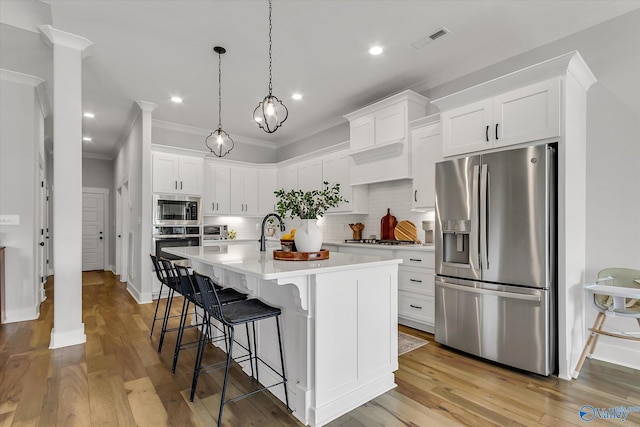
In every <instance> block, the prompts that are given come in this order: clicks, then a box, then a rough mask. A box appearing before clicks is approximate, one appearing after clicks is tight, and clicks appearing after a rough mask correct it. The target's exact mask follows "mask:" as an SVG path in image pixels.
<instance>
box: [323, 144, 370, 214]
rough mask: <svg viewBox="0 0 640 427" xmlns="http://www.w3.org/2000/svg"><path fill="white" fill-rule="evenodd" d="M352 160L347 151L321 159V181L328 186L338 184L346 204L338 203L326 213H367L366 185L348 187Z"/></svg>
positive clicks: (367, 191)
mask: <svg viewBox="0 0 640 427" xmlns="http://www.w3.org/2000/svg"><path fill="white" fill-rule="evenodd" d="M352 163H353V159H352V158H351V157H350V156H349V154H348V151H347V150H344V151H339V152H337V153H333V154H330V155H327V156H325V157H323V159H322V181H323V182H324V181H326V182H328V183H329V185H330V186H331V185H333V184H336V183H339V184H340V195H341V196H342V197H343V198H344V199H345V200H346V202H340V204H338V206H336V207H335V208H331V209H329V210H328V211H327V213H342V212H345V213H346V212H348V213H367V211H368V195H369V189H368V187H367V186H366V185H358V186H355V187H352V186H350V185H349V176H350V170H351V164H352Z"/></svg>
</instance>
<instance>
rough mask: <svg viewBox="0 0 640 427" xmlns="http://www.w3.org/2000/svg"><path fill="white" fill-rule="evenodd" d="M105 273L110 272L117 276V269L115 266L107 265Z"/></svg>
mask: <svg viewBox="0 0 640 427" xmlns="http://www.w3.org/2000/svg"><path fill="white" fill-rule="evenodd" d="M104 271H110V272H112V273H113V274H116V273H115V267H114V266H113V265H111V264H109V265H107V266H106V267H105V268H104Z"/></svg>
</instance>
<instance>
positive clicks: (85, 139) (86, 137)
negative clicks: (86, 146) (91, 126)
mask: <svg viewBox="0 0 640 427" xmlns="http://www.w3.org/2000/svg"><path fill="white" fill-rule="evenodd" d="M82 140H83V141H87V142H91V138H89V137H88V136H85V137H83V138H82Z"/></svg>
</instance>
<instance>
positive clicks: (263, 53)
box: [0, 0, 640, 157]
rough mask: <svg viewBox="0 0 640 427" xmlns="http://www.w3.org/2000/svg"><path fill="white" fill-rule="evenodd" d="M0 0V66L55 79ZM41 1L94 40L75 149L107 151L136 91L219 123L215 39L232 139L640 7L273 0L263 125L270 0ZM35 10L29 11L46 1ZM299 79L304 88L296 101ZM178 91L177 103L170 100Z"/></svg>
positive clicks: (190, 117) (442, 75)
mask: <svg viewBox="0 0 640 427" xmlns="http://www.w3.org/2000/svg"><path fill="white" fill-rule="evenodd" d="M2 3H3V6H4V14H5V16H4V17H2V22H3V25H2V26H1V30H2V31H1V32H0V37H1V40H0V53H1V55H0V67H1V68H5V69H9V70H13V71H18V72H23V73H27V74H34V75H38V76H40V77H43V78H45V79H48V80H49V79H50V77H51V52H50V48H48V47H47V46H46V45H45V44H44V42H43V41H42V40H41V38H40V36H39V35H38V34H37V32H35V31H37V30H36V27H33V28H31V30H32V31H33V32H29V31H25V30H24V29H18V28H16V27H14V26H10V25H6V23H7V22H9V21H12V19H11V17H8V16H6V15H8V14H9V13H8V12H7V10H8V9H7V4H9V3H11V1H8V0H2ZM44 3H46V4H42V3H40V4H39V6H40V9H41V8H42V7H43V6H44V7H46V6H50V8H51V10H50V16H51V20H52V22H40V23H41V24H52V25H53V26H54V27H55V28H57V29H59V30H63V31H67V32H70V33H72V34H76V35H79V36H83V37H86V38H87V39H89V40H90V41H91V42H93V44H94V45H93V46H92V48H91V52H90V55H89V56H87V57H86V58H85V59H84V61H83V82H82V88H83V107H84V109H85V110H88V111H92V112H94V113H95V114H96V118H95V119H83V132H84V134H85V135H88V136H90V137H92V138H93V141H92V142H91V143H84V144H83V151H84V152H85V153H91V154H93V155H98V156H107V157H112V156H113V154H114V147H115V145H116V142H117V140H118V138H119V137H120V135H121V134H122V132H123V130H124V127H125V125H126V122H127V118H128V116H129V114H130V112H131V111H132V105H133V103H134V101H136V100H141V101H148V102H152V103H155V104H157V105H158V107H157V108H156V110H155V111H154V112H153V117H154V119H158V120H161V121H165V122H171V123H177V124H181V125H186V126H190V127H195V128H200V129H203V132H204V131H205V130H213V129H215V128H216V127H217V123H218V117H217V116H218V97H217V93H218V86H217V82H218V75H217V66H218V58H217V55H215V54H214V53H213V52H212V48H213V47H214V46H216V45H220V46H223V47H225V48H226V49H227V53H226V54H225V55H223V57H222V101H223V106H222V110H223V111H222V112H223V117H222V123H223V127H224V129H225V130H226V131H227V132H228V133H229V134H231V136H232V137H233V138H234V139H235V140H236V141H243V140H252V141H258V142H264V143H265V144H266V145H269V146H282V145H285V144H288V143H291V142H295V141H297V140H299V139H300V138H303V137H305V136H307V135H309V134H312V133H315V132H317V131H319V130H322V129H324V128H327V127H329V126H333V125H336V124H339V123H341V122H343V121H344V120H345V119H344V118H342V115H343V114H346V113H348V112H351V111H353V110H355V109H357V108H360V107H362V106H364V105H366V104H368V103H371V102H373V101H375V100H378V99H380V98H382V97H385V96H387V95H390V94H393V93H396V92H399V91H401V90H404V89H407V88H412V89H414V90H418V91H425V90H427V89H429V88H431V87H435V86H437V85H439V84H442V83H445V82H447V81H450V80H452V79H454V78H457V77H460V76H462V75H464V74H467V73H469V72H471V71H474V70H477V69H480V68H482V67H485V66H487V65H490V64H492V63H495V62H497V61H500V60H503V59H506V58H509V57H511V56H514V55H517V54H519V53H522V52H525V51H527V50H530V49H533V48H535V47H538V46H541V45H544V44H546V43H549V42H552V41H554V40H557V39H559V38H562V37H564V36H567V35H569V34H572V33H575V32H577V31H580V30H582V29H585V28H588V27H590V26H593V25H596V24H598V23H600V22H603V21H606V20H608V19H611V18H613V17H616V16H619V15H621V14H624V13H627V12H628V11H631V10H634V9H638V8H640V2H639V1H637V0H633V1H622V0H619V1H597V0H590V1H578V0H568V1H562V0H554V1H545V0H535V1H521V0H511V1H507V0H504V1H451V0H448V1H430V0H422V1H400V0H391V1H382V0H378V1H364V0H360V1H358V0H347V1H339V0H316V1H313V0H274V1H273V94H274V95H276V96H278V97H279V98H280V99H281V100H283V102H284V103H285V104H286V105H287V107H288V108H289V118H288V120H287V121H286V123H285V124H284V125H283V127H282V128H280V129H278V131H277V132H276V133H274V134H267V133H265V132H264V131H262V130H260V129H259V128H258V126H257V125H256V124H255V123H254V122H253V120H252V113H253V110H254V109H255V107H256V105H257V103H258V102H259V101H260V100H262V98H263V97H264V96H265V95H266V94H267V92H268V56H267V52H268V50H267V48H268V44H267V31H268V26H267V16H268V2H267V0H244V1H243V0H233V1H231V0H211V1H205V0H199V1H190V0H180V1H171V0H157V1H152V0H146V1H133V0H129V1H126V0H121V1H106V0H92V1H87V0H68V1H62V0H46V1H44ZM12 13H13V14H14V15H15V13H14V12H12ZM36 15H37V16H36V17H35V18H33V19H32V21H31V22H32V23H33V22H34V20H39V21H44V19H43V18H42V16H43V15H44V16H46V15H47V14H46V13H44V14H42V13H39V14H36ZM16 20H17V18H16ZM12 25H18V24H15V23H12ZM443 26H444V27H446V28H447V29H448V30H449V31H450V34H448V35H447V36H445V37H443V38H441V39H439V40H437V41H435V42H432V43H430V44H428V45H427V46H426V47H424V48H422V49H420V50H417V49H415V48H414V47H412V46H411V45H410V43H412V42H414V41H416V40H417V39H420V38H422V37H424V36H427V35H429V34H431V33H433V32H435V31H436V30H437V29H439V28H440V27H443ZM22 27H23V28H26V27H28V25H23V26H22ZM374 44H380V45H382V46H383V47H384V49H385V51H384V53H383V54H382V55H380V56H377V57H372V56H370V55H369V54H368V53H367V51H368V49H369V47H371V46H372V45H374ZM294 92H300V93H301V94H302V95H303V96H304V98H303V99H302V100H301V101H294V100H292V99H291V98H290V96H291V94H292V93H294ZM173 95H178V96H181V97H182V98H183V99H184V102H183V103H182V104H174V103H172V102H171V101H170V97H171V96H173ZM176 145H179V141H176ZM203 148H204V144H203Z"/></svg>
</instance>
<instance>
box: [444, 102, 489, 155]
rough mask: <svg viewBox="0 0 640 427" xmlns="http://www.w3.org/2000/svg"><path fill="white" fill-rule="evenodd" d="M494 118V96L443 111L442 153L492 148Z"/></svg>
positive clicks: (460, 152)
mask: <svg viewBox="0 0 640 427" xmlns="http://www.w3.org/2000/svg"><path fill="white" fill-rule="evenodd" d="M492 118H493V99H492V98H490V99H485V100H483V101H479V102H474V103H473V104H469V105H465V106H463V107H458V108H454V109H451V110H449V111H445V112H443V113H442V154H443V155H444V156H454V155H456V154H464V153H471V152H473V151H479V150H486V149H487V148H491V144H492V139H491V128H492V127H493V126H492V124H493V120H492Z"/></svg>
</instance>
